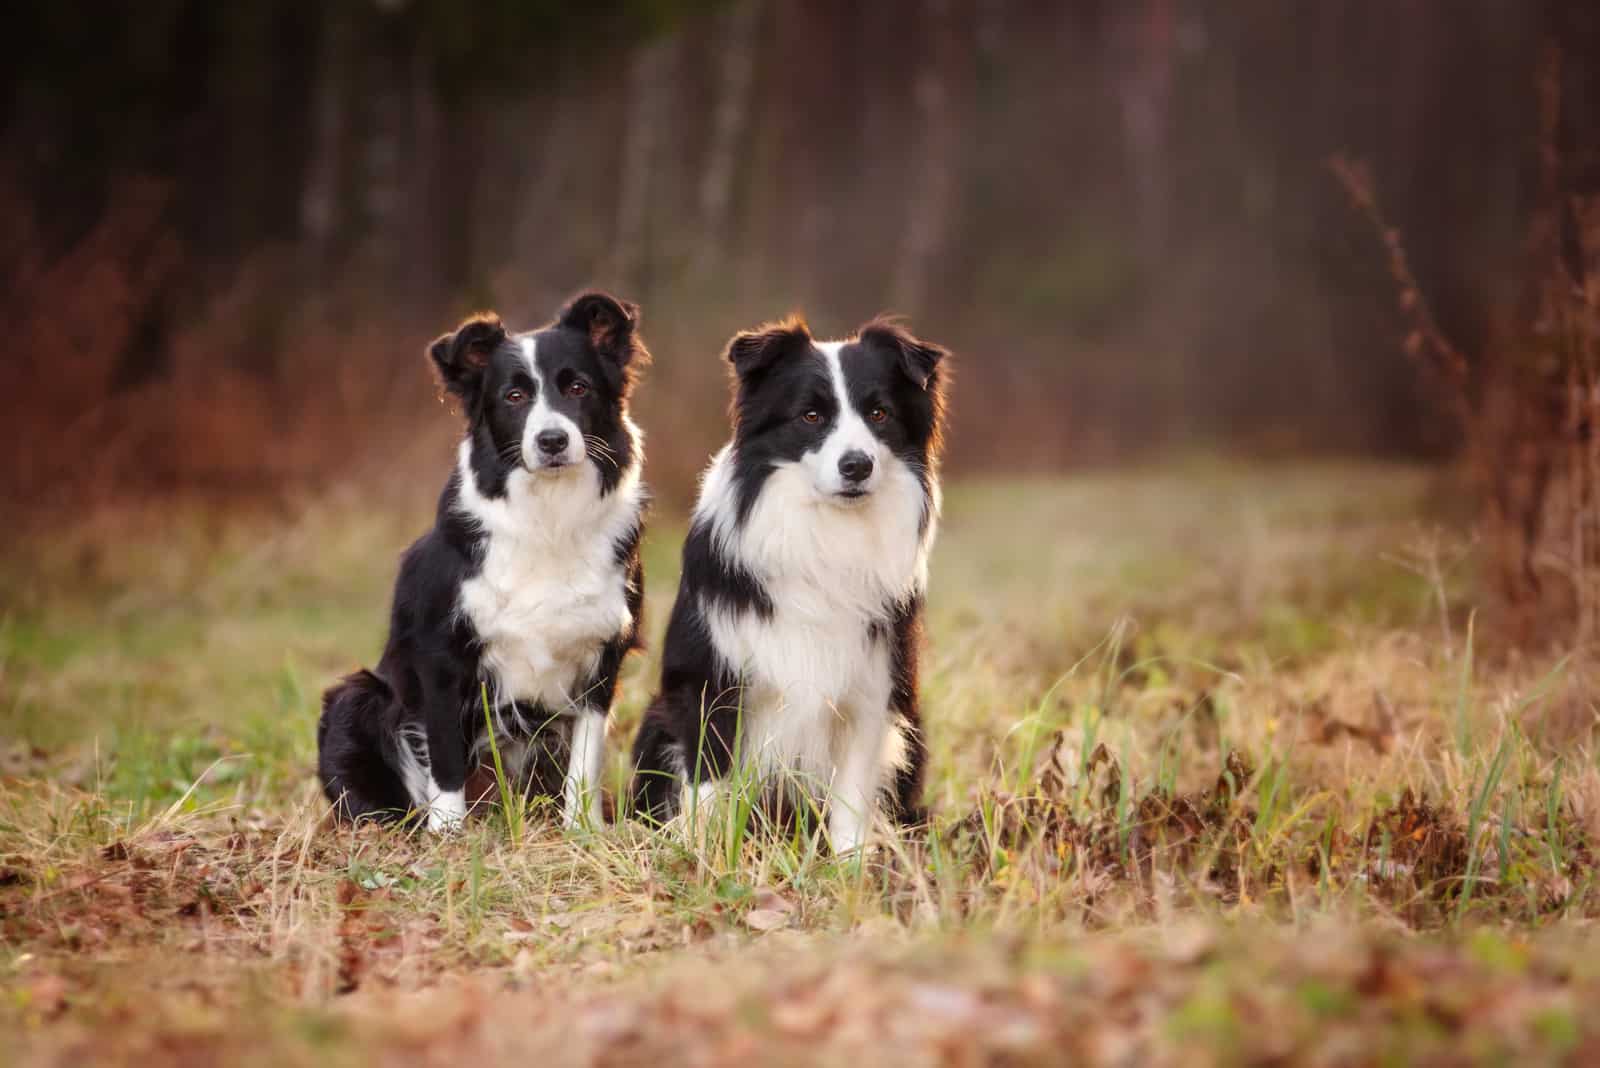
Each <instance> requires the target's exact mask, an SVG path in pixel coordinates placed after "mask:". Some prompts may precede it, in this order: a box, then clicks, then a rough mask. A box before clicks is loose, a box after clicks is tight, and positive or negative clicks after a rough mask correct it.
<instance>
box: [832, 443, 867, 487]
mask: <svg viewBox="0 0 1600 1068" xmlns="http://www.w3.org/2000/svg"><path fill="white" fill-rule="evenodd" d="M839 474H840V476H842V477H843V478H844V480H845V481H846V482H865V481H866V480H867V477H868V476H869V475H871V474H872V457H870V456H868V455H867V454H866V453H864V452H862V451H861V450H860V449H852V450H850V451H849V452H847V453H845V454H844V455H843V456H841V457H839Z"/></svg>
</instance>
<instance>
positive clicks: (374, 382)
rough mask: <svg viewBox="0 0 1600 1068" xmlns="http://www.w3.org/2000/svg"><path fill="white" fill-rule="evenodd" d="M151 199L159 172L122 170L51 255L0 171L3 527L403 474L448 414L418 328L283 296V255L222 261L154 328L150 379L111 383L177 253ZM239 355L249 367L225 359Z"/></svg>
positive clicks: (290, 269) (333, 302)
mask: <svg viewBox="0 0 1600 1068" xmlns="http://www.w3.org/2000/svg"><path fill="white" fill-rule="evenodd" d="M168 200H169V190H168V188H167V187H166V186H165V185H163V184H161V183H158V182H154V181H148V180H127V181H123V182H121V183H119V184H117V185H115V186H114V188H113V192H112V195H111V196H110V198H109V200H108V202H107V205H106V207H105V210H104V212H103V214H102V216H101V217H100V219H99V221H98V222H97V223H96V224H95V225H94V226H93V227H91V228H90V229H89V231H88V232H87V233H85V234H84V235H82V236H81V237H80V238H78V239H77V240H76V241H75V242H73V243H72V244H71V245H70V246H69V247H67V248H65V249H64V250H61V251H56V252H52V251H51V250H49V249H48V248H47V247H46V242H45V240H44V238H43V236H42V235H41V234H40V233H39V232H38V228H37V227H36V226H34V225H33V223H32V220H31V217H30V215H29V213H28V211H27V210H26V209H25V202H24V201H23V199H22V198H21V197H20V196H19V195H17V193H16V191H15V189H14V187H13V186H12V185H10V184H9V183H7V182H5V181H4V180H3V179H0V220H3V221H4V226H0V229H3V230H4V231H5V232H7V233H8V234H9V235H10V239H9V243H8V247H7V249H6V251H7V253H8V257H7V261H8V269H7V273H6V274H5V276H4V278H3V279H0V281H3V282H4V287H3V290H0V293H3V295H0V311H3V313H4V314H5V316H6V319H7V321H8V322H9V323H10V324H12V336H13V345H14V346H15V350H16V356H15V358H13V359H12V360H10V361H7V362H6V363H5V365H4V366H3V367H0V390H3V393H0V396H4V397H5V398H7V400H8V401H9V403H8V404H7V419H6V420H4V421H3V422H0V451H3V454H4V456H5V464H4V466H3V467H0V507H3V508H4V509H5V511H6V513H7V514H8V516H10V517H11V522H10V523H9V524H8V526H7V528H6V530H5V533H6V534H9V535H17V534H20V533H23V532H25V531H26V529H27V528H28V525H29V523H30V522H32V523H34V524H41V523H45V522H48V521H50V520H51V519H52V518H53V517H54V516H56V515H58V514H60V513H61V512H63V511H65V510H68V509H70V510H71V511H72V512H73V513H74V514H76V515H78V516H80V517H81V515H82V513H83V511H84V510H85V509H91V508H95V507H97V506H103V505H110V504H118V503H123V502H136V501H138V500H141V499H145V498H149V497H152V496H166V495H170V494H172V493H174V492H181V493H183V494H187V495H200V496H204V497H208V498H210V497H215V498H221V499H225V500H229V501H237V500H241V499H262V498H270V497H271V496H273V495H275V494H279V493H281V492H283V491H285V490H287V489H290V488H301V487H314V486H317V485H319V484H321V483H323V482H325V481H326V480H328V479H329V478H333V477H346V476H348V475H350V474H351V473H352V471H359V470H361V469H362V467H363V466H364V465H370V464H372V463H373V462H374V461H376V463H377V464H378V465H379V466H380V467H386V468H388V469H390V470H391V471H392V472H398V473H401V474H402V475H403V474H404V472H405V471H406V470H407V469H408V467H409V466H410V461H411V460H412V458H413V456H414V455H415V454H416V453H415V452H414V450H420V449H422V448H424V447H431V446H442V445H445V444H447V443H448V436H449V434H450V432H451V431H452V429H453V427H454V425H455V423H454V420H453V419H451V418H449V417H446V416H444V415H443V414H442V413H440V412H438V411H437V407H436V405H435V398H434V393H433V390H432V386H431V384H430V383H429V379H428V372H427V370H426V366H425V362H424V360H423V357H422V349H421V345H420V343H419V342H418V341H417V339H418V338H421V337H425V336H428V332H427V329H425V328H423V327H421V326H417V325H415V324H412V323H408V322H396V321H394V320H393V319H392V318H387V317H384V316H378V315H363V316H356V315H342V314H340V313H338V312H337V311H335V310H334V309H336V308H338V307H340V306H341V303H348V301H344V302H341V300H340V299H339V298H337V297H332V298H329V299H326V300H323V301H300V300H297V299H295V294H297V293H298V292H300V289H299V288H297V282H296V280H295V278H294V258H293V256H292V255H291V254H289V253H286V252H282V251H275V250H269V251H266V252H263V253H261V254H259V255H258V256H257V257H256V258H255V259H254V260H252V261H250V262H248V263H246V264H244V265H243V266H242V267H240V268H238V269H237V270H236V271H235V272H234V273H233V275H232V277H231V278H230V279H229V280H228V282H227V284H226V285H225V286H221V287H219V290H218V292H217V293H216V294H215V295H213V296H211V297H208V298H206V299H205V300H204V301H203V302H202V304H203V311H202V312H201V313H200V314H199V315H197V316H193V317H192V321H189V322H186V323H184V324H183V325H181V326H178V327H175V328H168V327H167V324H162V327H161V338H160V344H161V346H162V348H163V349H164V351H165V358H164V361H163V364H162V367H161V371H160V373H159V374H158V375H157V376H155V377H153V378H148V379H143V380H137V381H127V380H126V378H127V375H126V374H125V369H124V366H123V365H124V363H125V362H126V361H127V359H128V356H129V354H130V352H136V351H137V349H138V347H139V346H140V345H141V344H144V343H147V342H148V339H147V337H146V335H147V334H148V333H149V332H150V331H151V330H152V329H153V327H152V323H151V321H150V317H151V316H152V315H155V316H159V315H161V314H163V309H169V310H170V308H171V307H172V306H173V298H172V289H171V287H172V286H173V285H174V282H175V279H176V278H177V277H178V276H179V275H178V272H179V269H180V267H181V265H182V264H183V262H184V258H185V251H184V249H183V248H182V246H181V244H180V242H179V240H178V239H177V238H176V237H175V236H174V235H173V232H172V229H171V227H170V225H169V223H168V220H167V218H166V212H167V208H168ZM435 325H436V324H435ZM253 335H255V336H253ZM250 352H263V353H267V354H269V358H268V359H267V360H266V361H264V362H265V364H266V365H265V366H261V365H256V366H251V361H250V360H248V359H241V358H240V354H241V353H245V354H247V353H250ZM418 427H421V428H423V429H422V431H421V433H420V435H419V434H418V432H417V428H418ZM434 451H436V452H437V451H438V450H437V449H435V450H434ZM441 455H442V453H441Z"/></svg>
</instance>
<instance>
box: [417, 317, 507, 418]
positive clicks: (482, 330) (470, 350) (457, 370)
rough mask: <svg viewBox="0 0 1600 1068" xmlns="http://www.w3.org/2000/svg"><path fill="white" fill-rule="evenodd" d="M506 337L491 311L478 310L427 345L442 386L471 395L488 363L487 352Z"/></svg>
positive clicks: (459, 394)
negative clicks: (449, 331) (451, 330)
mask: <svg viewBox="0 0 1600 1068" xmlns="http://www.w3.org/2000/svg"><path fill="white" fill-rule="evenodd" d="M505 339H506V328H505V325H504V324H503V323H501V322H500V317H499V316H498V315H496V314H495V313H494V312H479V313H478V314H477V315H474V316H473V317H472V318H470V319H468V320H467V321H466V322H464V323H462V324H461V325H460V326H458V327H456V329H455V331H454V332H453V333H449V334H446V335H444V336H443V337H441V338H440V339H439V340H437V341H435V342H434V343H433V344H432V345H430V346H428V355H429V356H431V357H432V358H433V368H434V370H435V371H437V372H438V374H439V382H440V384H441V385H443V386H444V388H445V389H446V390H447V391H449V392H451V393H454V394H455V395H456V396H458V397H461V398H462V399H467V398H469V397H471V396H472V394H473V391H474V390H475V389H476V387H477V385H478V380H479V379H480V378H481V377H482V375H483V369H484V368H485V367H487V366H488V364H489V354H490V353H492V352H494V350H495V349H496V348H498V347H499V346H500V344H501V343H502V342H503V341H505Z"/></svg>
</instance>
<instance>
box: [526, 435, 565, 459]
mask: <svg viewBox="0 0 1600 1068" xmlns="http://www.w3.org/2000/svg"><path fill="white" fill-rule="evenodd" d="M533 440H534V441H536V442H538V443H539V451H540V452H542V453H544V454H545V455H546V456H556V455H558V454H560V453H563V452H566V451H567V432H566V431H565V430H541V431H539V436H538V437H536V438H534V439H533Z"/></svg>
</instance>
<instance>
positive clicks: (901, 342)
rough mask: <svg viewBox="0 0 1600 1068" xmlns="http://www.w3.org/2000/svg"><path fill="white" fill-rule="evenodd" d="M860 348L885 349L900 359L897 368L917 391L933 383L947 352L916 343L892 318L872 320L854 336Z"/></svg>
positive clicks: (934, 346) (926, 343) (922, 342)
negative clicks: (860, 344) (857, 339)
mask: <svg viewBox="0 0 1600 1068" xmlns="http://www.w3.org/2000/svg"><path fill="white" fill-rule="evenodd" d="M857 336H858V337H859V338H860V339H861V343H862V344H863V345H872V346H879V347H882V348H886V349H888V350H889V351H891V352H893V353H896V354H897V355H898V356H899V357H900V368H901V370H903V371H905V373H906V376H907V377H908V378H910V379H911V381H913V382H915V383H916V384H917V388H919V389H928V388H929V387H931V386H932V385H934V384H935V382H936V380H937V377H938V373H939V364H940V362H941V361H943V360H944V358H945V357H946V356H949V355H950V353H949V351H948V350H946V349H943V348H940V347H939V346H938V345H933V344H930V343H929V342H926V341H919V340H918V339H917V338H915V337H912V336H911V334H910V333H909V332H907V330H906V329H905V327H903V326H901V325H900V324H899V323H897V322H895V321H894V320H892V319H874V320H873V321H872V322H870V323H868V324H867V325H866V326H863V327H862V328H861V331H860V333H859V334H858V335H857Z"/></svg>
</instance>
